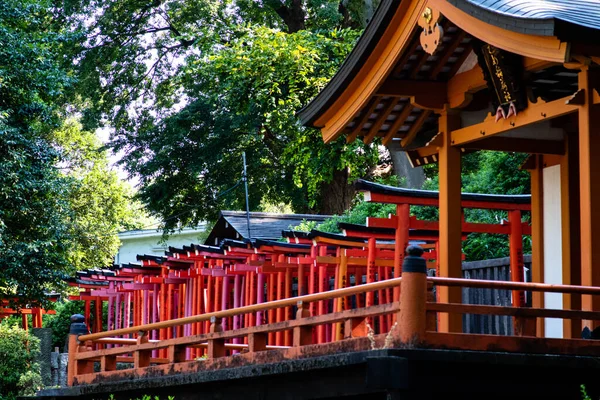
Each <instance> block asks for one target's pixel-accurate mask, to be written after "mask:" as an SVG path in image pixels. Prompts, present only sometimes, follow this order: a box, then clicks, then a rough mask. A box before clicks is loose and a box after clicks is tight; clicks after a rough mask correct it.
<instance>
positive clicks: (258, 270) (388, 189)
mask: <svg viewBox="0 0 600 400" xmlns="http://www.w3.org/2000/svg"><path fill="white" fill-rule="evenodd" d="M356 186H357V189H358V190H360V191H362V192H363V193H364V198H365V201H369V202H377V203H388V204H395V205H396V214H395V215H390V216H389V217H388V218H368V219H367V223H366V225H355V224H348V223H340V224H339V227H340V229H341V230H342V232H343V233H342V234H332V233H325V232H321V231H318V230H313V231H311V232H299V231H292V230H287V231H283V232H282V239H281V240H280V241H273V240H260V239H255V240H234V239H224V240H222V241H221V243H220V245H219V246H209V245H198V244H191V245H190V246H183V247H182V248H173V247H170V248H169V251H168V252H166V254H165V256H151V255H138V256H137V260H138V261H139V263H137V264H121V265H114V266H112V267H109V268H107V269H102V270H98V269H93V270H86V271H80V272H78V273H77V276H76V277H74V278H72V279H71V280H70V281H69V284H70V285H71V286H75V287H78V288H79V291H80V293H79V295H76V296H71V299H72V300H82V301H84V302H85V315H84V316H85V319H86V323H87V326H88V327H89V329H90V331H91V332H94V333H95V332H100V331H103V330H113V329H120V328H125V327H129V326H137V325H142V324H147V323H154V322H160V321H166V320H170V319H175V318H181V317H187V316H192V315H198V314H203V313H210V312H214V311H220V310H226V309H231V308H238V307H242V306H247V305H253V304H260V303H264V302H267V301H273V300H278V299H284V298H290V297H294V296H298V295H304V294H313V293H318V292H325V291H329V290H332V289H338V288H343V287H348V286H354V285H360V284H362V283H370V282H375V281H378V280H384V279H390V278H393V277H399V276H400V275H401V274H402V271H401V266H402V261H403V258H404V254H405V249H406V247H407V246H408V244H409V243H418V244H419V245H420V246H421V247H423V248H424V249H425V253H424V255H423V257H424V258H425V259H426V260H427V263H428V267H429V269H430V271H431V272H432V273H435V274H436V275H438V274H439V265H438V257H437V251H438V237H439V226H438V222H437V221H424V220H419V219H417V218H415V217H414V216H411V215H410V209H411V206H434V207H435V206H438V193H437V192H435V191H424V190H412V189H403V188H397V187H392V186H387V185H381V184H377V183H373V182H368V181H363V180H360V181H358V182H357V183H356ZM530 202H531V199H530V196H529V195H518V196H503V195H487V194H467V193H464V194H462V207H463V209H468V208H475V209H488V210H497V211H499V212H506V215H507V220H504V219H503V220H502V222H501V223H498V224H489V223H485V224H484V223H470V222H466V221H465V219H464V217H463V220H462V221H463V222H462V234H463V239H466V235H468V234H469V233H491V234H503V235H508V236H509V247H510V249H509V251H510V276H511V280H513V281H518V282H522V281H523V280H524V278H523V237H524V236H525V235H530V234H531V227H530V225H529V223H527V222H523V216H524V213H525V214H527V213H528V212H529V211H530V207H531V205H530ZM434 271H435V272H434ZM524 297H525V296H524V292H522V291H513V293H512V302H513V305H514V306H516V307H520V306H524V305H525V299H524ZM398 300H399V288H395V289H382V290H379V291H376V292H370V293H366V294H362V295H354V296H349V297H348V298H339V299H334V300H323V301H319V302H315V303H311V304H310V312H311V315H323V314H326V313H330V312H335V311H342V310H348V309H353V308H360V307H365V306H367V307H368V306H372V305H377V304H386V303H391V302H394V301H398ZM105 302H106V303H107V305H108V313H107V318H106V320H103V303H105ZM294 313H295V307H287V308H279V309H276V310H275V309H273V310H268V311H262V312H257V313H255V314H252V313H249V314H245V315H234V316H232V317H229V318H224V320H223V322H222V324H223V328H224V329H239V328H244V327H252V326H256V325H262V324H265V323H271V322H280V321H286V320H291V319H294ZM361 324H362V326H357V327H352V329H363V330H365V331H368V330H373V333H374V334H378V333H385V332H389V331H390V330H391V329H393V327H394V321H393V318H392V315H385V316H379V317H374V318H372V319H367V320H365V321H363V322H362V323H361ZM209 329H210V322H208V321H206V322H200V323H192V324H188V325H184V326H178V327H173V328H164V329H159V330H155V331H152V333H151V337H150V339H151V340H163V339H170V338H175V337H183V336H189V335H196V334H202V333H207V332H208V331H209ZM344 329H349V328H348V326H346V327H344V324H342V323H333V324H329V325H321V326H318V327H317V328H316V329H315V330H314V332H313V343H319V344H320V343H327V342H331V341H336V340H340V339H342V338H343V337H344V336H345V335H346V334H348V332H344ZM127 337H129V336H127ZM246 340H247V339H242V338H237V339H232V340H231V343H230V348H231V349H232V350H231V351H237V350H236V349H243V348H244V345H247V343H243V342H244V341H246ZM291 342H292V335H291V331H282V332H273V333H270V334H269V336H268V345H269V346H290V345H291ZM118 345H119V344H118V340H117V341H115V342H114V343H113V344H109V345H108V346H109V347H110V346H118ZM236 346H237V347H236ZM186 351H187V353H188V354H186V358H188V359H189V358H196V357H202V356H203V354H204V352H205V351H206V349H203V348H197V349H195V348H191V349H187V350H186ZM160 352H166V349H165V350H155V351H154V353H155V354H153V357H165V356H166V355H165V354H161V353H160Z"/></svg>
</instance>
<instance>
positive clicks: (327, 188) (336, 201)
mask: <svg viewBox="0 0 600 400" xmlns="http://www.w3.org/2000/svg"><path fill="white" fill-rule="evenodd" d="M348 175H349V171H348V170H347V169H344V170H341V171H336V172H335V173H334V175H333V179H332V180H331V182H329V183H326V184H323V185H322V187H321V209H320V210H319V213H320V214H328V215H333V214H337V215H340V214H342V213H343V212H344V211H346V210H347V209H349V208H350V205H351V204H352V200H353V199H354V194H355V193H356V190H354V186H353V185H352V184H350V183H349V182H348Z"/></svg>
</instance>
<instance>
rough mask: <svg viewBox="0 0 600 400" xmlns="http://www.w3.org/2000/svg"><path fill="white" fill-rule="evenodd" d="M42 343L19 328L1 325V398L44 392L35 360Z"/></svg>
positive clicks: (5, 324)
mask: <svg viewBox="0 0 600 400" xmlns="http://www.w3.org/2000/svg"><path fill="white" fill-rule="evenodd" d="M39 353H40V341H39V339H38V338H36V337H35V336H33V335H30V334H29V332H27V331H25V330H23V329H21V328H19V327H18V326H15V325H11V324H7V323H2V324H0V360H2V362H0V399H3V400H5V399H9V400H11V399H14V398H15V397H16V396H18V395H26V394H33V393H35V391H37V390H39V389H41V386H42V384H41V382H42V378H41V376H40V368H39V365H38V364H36V363H35V359H36V358H37V356H38V355H39Z"/></svg>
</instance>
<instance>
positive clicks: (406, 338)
mask: <svg viewBox="0 0 600 400" xmlns="http://www.w3.org/2000/svg"><path fill="white" fill-rule="evenodd" d="M406 253H407V254H408V256H406V257H405V258H404V263H403V264H402V284H401V290H400V315H399V318H398V325H399V328H400V329H399V331H400V332H399V336H400V341H401V342H403V343H405V344H410V345H414V344H417V343H419V342H421V341H422V340H423V338H424V335H425V329H426V327H427V322H426V321H427V318H426V306H427V304H426V303H427V263H426V261H425V259H424V258H423V257H421V255H422V254H423V249H422V248H420V247H418V246H408V248H407V249H406Z"/></svg>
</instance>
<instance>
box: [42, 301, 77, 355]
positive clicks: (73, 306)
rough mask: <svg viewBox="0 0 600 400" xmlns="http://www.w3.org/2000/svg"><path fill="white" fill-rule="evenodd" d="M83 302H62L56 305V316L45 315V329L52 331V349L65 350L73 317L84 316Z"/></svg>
mask: <svg viewBox="0 0 600 400" xmlns="http://www.w3.org/2000/svg"><path fill="white" fill-rule="evenodd" d="M83 312H84V302H83V301H69V300H67V301H61V302H60V303H57V304H56V314H55V315H49V314H47V315H44V328H50V329H52V347H53V348H54V347H58V348H59V349H61V351H62V350H63V348H64V346H65V343H66V340H67V335H68V334H69V329H70V328H71V319H70V318H71V315H73V314H83Z"/></svg>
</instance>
